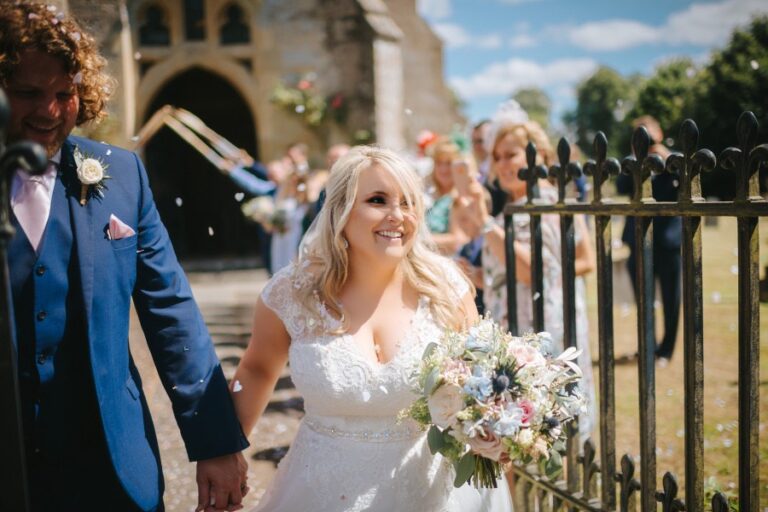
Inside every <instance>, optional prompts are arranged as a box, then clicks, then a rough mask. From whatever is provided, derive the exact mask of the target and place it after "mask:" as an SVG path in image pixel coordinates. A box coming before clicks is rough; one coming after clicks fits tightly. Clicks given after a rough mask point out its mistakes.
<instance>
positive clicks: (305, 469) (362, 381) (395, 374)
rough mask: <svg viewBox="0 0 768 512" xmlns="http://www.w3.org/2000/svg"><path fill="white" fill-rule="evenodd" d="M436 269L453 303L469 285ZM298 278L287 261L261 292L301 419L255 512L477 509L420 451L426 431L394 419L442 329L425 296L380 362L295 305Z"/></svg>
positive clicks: (475, 497) (443, 466) (299, 272)
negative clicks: (279, 332) (278, 332)
mask: <svg viewBox="0 0 768 512" xmlns="http://www.w3.org/2000/svg"><path fill="white" fill-rule="evenodd" d="M443 266H444V268H443V274H444V276H445V278H446V279H447V280H448V282H450V283H451V285H452V288H453V289H454V290H455V292H456V294H457V299H456V300H460V297H462V296H463V295H464V294H466V293H467V291H468V290H469V288H468V285H467V284H466V282H465V281H464V280H463V279H462V277H461V275H460V274H459V270H458V268H457V267H456V266H455V265H454V264H453V263H452V262H450V261H449V260H444V261H443ZM305 276H306V269H304V268H301V267H299V266H298V265H297V264H293V265H291V266H290V267H287V268H285V269H283V270H282V271H280V272H278V273H277V274H275V276H274V277H273V278H272V280H271V281H270V282H269V283H268V285H267V286H266V287H265V289H264V291H263V292H262V300H263V302H264V303H265V304H266V305H267V306H268V307H269V308H270V309H272V310H273V311H274V312H275V313H276V314H277V315H278V317H279V318H280V319H281V320H282V322H283V324H284V325H285V328H286V330H287V331H288V334H289V335H290V336H291V346H290V351H289V361H290V367H291V378H292V379H293V382H294V384H295V385H296V388H297V389H298V391H299V392H300V393H301V394H302V395H303V397H304V405H305V409H306V416H305V417H304V419H303V420H302V424H301V426H300V428H299V431H298V433H297V435H296V438H295V440H294V442H293V444H292V445H291V448H290V450H289V452H288V455H287V456H286V458H285V459H283V461H282V462H281V464H280V466H279V468H278V472H277V475H276V477H275V480H274V481H273V483H272V485H271V487H270V488H269V489H268V490H267V493H266V494H265V496H264V498H263V499H262V501H261V502H260V504H259V508H258V509H257V510H265V511H266V510H270V511H273V510H284V511H294V510H323V511H343V512H352V511H360V510H366V511H391V510H416V509H418V510H426V511H446V510H449V511H459V510H461V511H464V510H466V511H475V510H477V511H479V510H486V509H485V508H483V505H482V504H481V502H482V500H483V499H484V498H483V497H481V496H480V495H479V494H478V493H477V492H476V491H474V490H473V489H469V488H466V489H465V488H462V491H461V492H456V491H454V490H453V485H452V482H453V468H452V466H451V465H450V464H448V463H447V462H445V461H444V460H443V459H442V458H441V457H440V456H439V455H438V456H432V455H431V454H430V453H429V449H428V448H427V444H426V434H425V433H424V432H423V431H421V430H420V429H419V428H418V427H417V426H416V425H415V424H414V423H413V422H411V421H409V420H405V421H402V422H398V421H397V417H398V414H399V413H400V411H401V410H403V409H404V408H406V407H407V406H409V405H410V404H411V403H412V402H413V401H414V399H415V398H416V395H414V393H413V391H412V387H411V378H412V375H413V372H414V370H415V369H416V367H417V366H418V364H419V361H420V359H421V355H422V354H423V351H424V349H425V348H426V346H427V344H428V343H430V342H432V341H437V340H439V338H440V335H441V334H442V331H443V328H442V326H440V325H438V324H437V323H436V322H435V320H434V318H433V315H432V313H431V308H430V303H429V300H428V299H426V298H425V297H422V298H421V299H420V300H419V303H418V308H417V311H416V313H415V315H414V316H413V318H412V320H411V325H410V328H409V329H408V330H407V331H406V333H405V334H404V336H403V338H402V339H401V340H400V341H399V343H398V348H397V352H396V355H395V356H394V357H393V358H392V359H391V360H390V361H388V362H387V363H385V364H381V363H378V362H376V361H372V360H370V359H369V358H368V357H366V356H364V355H363V354H362V353H361V352H360V351H359V350H358V349H357V347H356V345H355V344H354V341H353V339H352V337H351V336H349V335H346V334H333V332H334V331H335V330H337V328H338V327H339V324H338V321H337V320H335V319H334V318H333V317H332V316H330V315H329V314H328V313H327V311H325V310H324V309H323V307H322V305H321V304H320V303H319V302H317V304H316V307H317V308H318V309H317V310H316V311H307V310H306V308H305V307H304V306H301V305H300V304H301V303H300V301H298V300H297V298H296V294H297V292H298V291H299V290H301V289H303V288H302V287H303V286H304V285H305V284H306V282H305V281H303V279H305ZM414 507H415V508H414ZM507 510H508V508H507Z"/></svg>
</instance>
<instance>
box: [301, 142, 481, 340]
mask: <svg viewBox="0 0 768 512" xmlns="http://www.w3.org/2000/svg"><path fill="white" fill-rule="evenodd" d="M374 166H378V167H379V168H381V169H384V170H385V171H387V172H388V173H389V174H390V175H391V176H392V177H393V178H394V179H395V182H396V183H397V184H398V186H399V187H400V189H401V190H402V191H403V195H404V196H405V200H406V202H407V203H408V207H409V208H410V209H411V211H412V212H413V214H414V215H415V217H416V221H417V222H416V233H414V243H413V246H412V247H411V250H410V251H409V252H408V254H407V255H406V256H405V258H404V259H403V260H402V262H401V263H400V269H401V271H402V273H403V277H404V279H405V281H406V282H407V283H408V284H409V285H411V286H412V287H413V288H414V289H415V290H416V291H417V292H418V293H419V295H423V296H426V297H427V298H429V300H430V304H431V308H432V314H433V316H434V318H435V320H436V321H437V323H438V324H439V325H444V326H451V327H454V328H461V327H464V325H463V324H464V319H465V318H466V317H467V313H468V312H467V311H466V310H465V307H464V304H463V301H462V297H460V296H458V294H457V293H456V291H455V290H454V289H452V288H451V286H450V285H449V283H448V282H447V280H446V279H445V276H444V275H443V269H444V268H445V266H446V265H455V264H454V263H453V262H451V261H450V260H448V259H447V258H445V257H443V256H441V255H440V254H438V253H437V251H436V249H435V246H434V244H433V243H432V239H431V237H430V234H429V230H428V229H427V227H426V225H425V223H424V197H423V196H424V191H423V185H422V181H421V179H420V178H419V176H418V174H416V171H415V170H414V169H413V168H412V167H411V165H410V164H409V163H408V162H406V161H405V160H404V159H403V158H401V157H400V156H398V155H397V154H396V153H394V152H393V151H390V150H388V149H384V148H380V147H376V146H356V147H354V148H352V149H351V150H350V151H349V153H347V154H346V155H344V156H343V157H341V158H340V159H339V161H338V162H336V164H334V166H333V167H332V168H331V171H330V174H329V176H328V182H327V184H326V194H327V195H326V200H325V204H324V205H323V208H322V209H321V210H320V213H319V215H318V216H317V218H316V219H315V221H314V223H313V225H312V227H311V228H310V230H309V232H308V233H307V235H306V236H305V237H304V239H303V241H302V243H301V247H300V249H299V262H298V268H299V269H304V268H306V269H308V275H307V276H304V277H303V278H302V279H301V281H302V283H303V284H302V285H301V286H300V287H299V289H298V290H297V295H298V296H297V298H298V299H299V301H300V302H302V303H303V304H304V305H305V306H306V309H307V310H308V311H312V312H314V311H316V310H317V308H316V305H315V304H314V300H320V302H321V304H324V305H325V307H326V308H328V309H329V310H330V311H331V312H332V313H333V314H334V316H336V317H337V318H339V319H340V320H341V327H340V329H339V332H344V331H346V330H347V328H348V320H347V318H346V316H345V314H344V309H343V307H342V306H341V304H340V301H339V295H340V294H341V290H342V288H343V287H344V283H346V281H347V277H348V270H349V268H348V267H349V257H348V255H347V248H346V244H345V241H344V238H343V231H344V227H345V226H346V224H347V221H348V219H349V216H350V213H351V212H352V208H353V207H354V204H355V199H356V196H357V189H358V183H359V181H360V175H361V174H362V173H363V171H365V170H367V169H370V168H372V167H374ZM456 272H457V274H458V275H460V276H462V279H464V280H465V282H466V283H467V285H468V286H469V288H470V290H472V292H473V293H474V287H473V286H472V283H471V282H470V281H469V280H468V279H467V278H466V277H464V274H463V273H462V272H461V271H460V270H459V269H458V267H456Z"/></svg>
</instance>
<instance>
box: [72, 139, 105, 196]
mask: <svg viewBox="0 0 768 512" xmlns="http://www.w3.org/2000/svg"><path fill="white" fill-rule="evenodd" d="M74 157H75V165H76V166H77V179H78V180H80V205H82V206H84V205H85V203H87V202H88V192H89V191H90V190H93V191H94V193H96V194H98V195H99V197H104V191H105V190H107V185H106V184H105V183H104V182H105V181H106V180H108V179H109V176H108V175H107V168H109V165H107V164H106V163H104V162H102V161H101V160H100V159H98V158H96V157H94V156H91V155H84V154H83V153H81V152H80V149H79V148H77V147H76V148H75V152H74Z"/></svg>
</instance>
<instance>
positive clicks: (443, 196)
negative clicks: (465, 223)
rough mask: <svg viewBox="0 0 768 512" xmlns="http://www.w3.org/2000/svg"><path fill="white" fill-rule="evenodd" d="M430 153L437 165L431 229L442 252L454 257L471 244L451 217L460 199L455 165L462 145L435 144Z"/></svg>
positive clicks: (433, 177) (429, 213)
mask: <svg viewBox="0 0 768 512" xmlns="http://www.w3.org/2000/svg"><path fill="white" fill-rule="evenodd" d="M429 153H430V156H431V158H432V161H433V166H432V173H431V174H430V176H429V178H428V179H427V183H428V187H427V197H428V199H429V205H430V206H429V208H428V210H427V214H426V221H427V227H428V228H429V231H430V233H432V238H433V240H434V241H435V243H436V244H437V247H438V248H439V249H440V252H442V253H443V254H446V255H453V254H455V253H456V252H457V251H458V250H459V249H461V247H462V246H463V245H464V244H466V243H467V242H469V241H470V238H469V237H467V236H466V235H465V234H464V232H463V231H462V230H461V228H460V227H459V225H458V223H457V222H456V220H455V219H453V216H452V214H451V212H452V211H453V202H454V201H455V200H456V198H458V192H457V190H456V183H455V181H454V169H453V164H454V163H455V162H458V161H459V159H460V158H461V154H460V153H459V148H458V146H456V144H454V143H453V142H452V141H451V140H449V139H447V138H442V139H438V140H437V141H436V142H434V143H433V144H432V145H431V146H430V148H429Z"/></svg>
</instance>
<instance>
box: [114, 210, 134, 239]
mask: <svg viewBox="0 0 768 512" xmlns="http://www.w3.org/2000/svg"><path fill="white" fill-rule="evenodd" d="M107 233H108V234H109V239H110V240H120V239H121V238H127V237H129V236H133V235H135V234H136V232H135V231H134V230H133V229H132V228H131V226H129V225H128V224H126V223H125V222H123V221H121V220H120V219H118V218H117V217H115V215H114V214H112V215H110V216H109V230H108V231H107Z"/></svg>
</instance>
